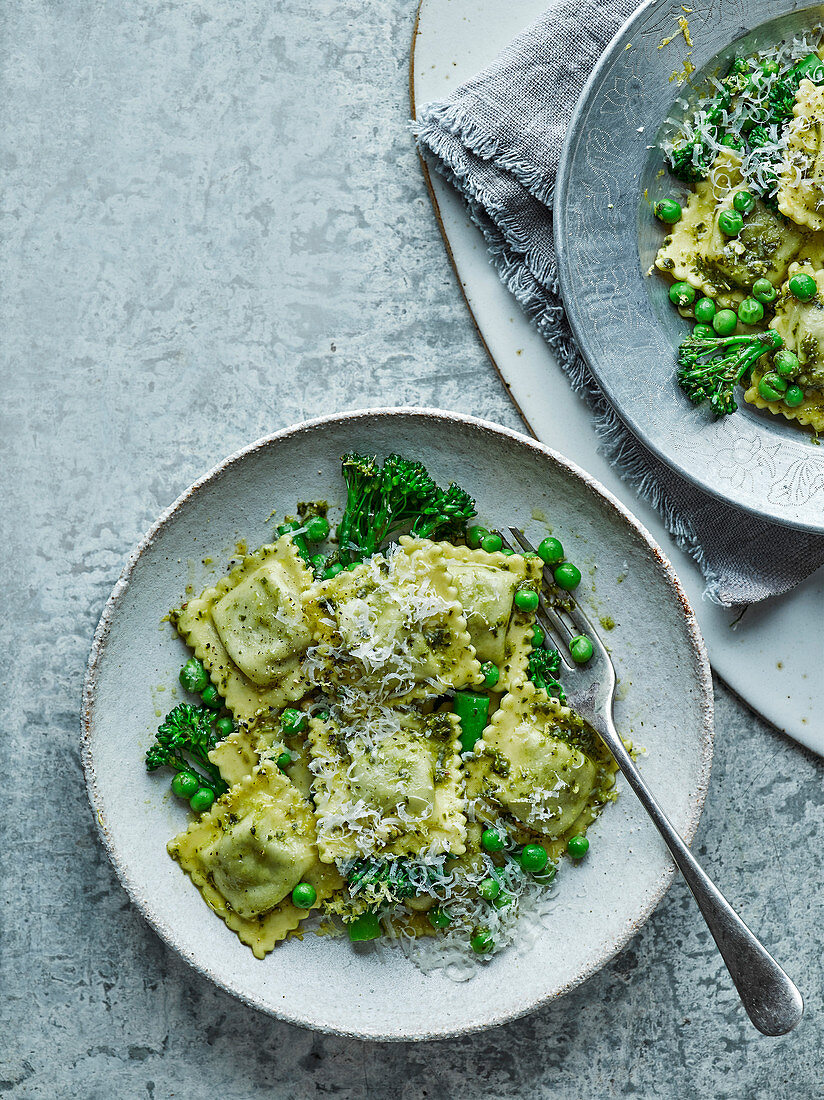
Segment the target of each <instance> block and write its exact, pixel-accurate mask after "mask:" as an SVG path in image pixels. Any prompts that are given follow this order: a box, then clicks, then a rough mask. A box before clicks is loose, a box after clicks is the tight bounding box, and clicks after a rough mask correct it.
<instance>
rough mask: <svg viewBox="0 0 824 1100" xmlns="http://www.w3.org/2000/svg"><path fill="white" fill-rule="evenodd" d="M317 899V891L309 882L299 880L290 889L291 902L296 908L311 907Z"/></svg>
mask: <svg viewBox="0 0 824 1100" xmlns="http://www.w3.org/2000/svg"><path fill="white" fill-rule="evenodd" d="M317 900H318V892H317V890H316V889H315V888H314V886H313V885H312V883H311V882H299V883H298V884H297V886H296V887H295V888H294V890H293V891H292V904H293V905H294V906H295V908H296V909H311V908H312V906H313V905H314V904H315V902H316V901H317Z"/></svg>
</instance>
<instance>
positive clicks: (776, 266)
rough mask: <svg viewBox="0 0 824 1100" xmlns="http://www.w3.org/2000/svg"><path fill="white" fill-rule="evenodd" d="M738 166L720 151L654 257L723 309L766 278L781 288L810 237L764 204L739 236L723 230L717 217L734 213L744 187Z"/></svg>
mask: <svg viewBox="0 0 824 1100" xmlns="http://www.w3.org/2000/svg"><path fill="white" fill-rule="evenodd" d="M740 164H741V161H740V159H739V157H738V156H737V155H736V154H735V153H732V152H729V153H719V155H718V157H717V158H716V161H715V164H714V165H713V168H712V171H711V172H710V174H709V176H708V177H707V179H706V180H703V181H701V182H699V183H696V184H695V190H694V191H693V192H692V193H691V194H690V197H689V200H688V201H687V204H686V206H685V208H684V212H683V216H682V218H681V220H680V221H679V222H677V223H676V225H675V226H673V229H672V232H671V233H670V235H669V236H667V237H665V239H664V243H663V245H662V246H661V248H660V249H659V251H658V255H657V256H656V258H655V266H656V267H657V268H658V270H659V271H662V272H664V273H665V274H667V275H669V276H670V277H671V278H672V279H674V280H676V281H682V282H687V283H689V284H690V285H691V286H694V287H695V288H696V289H697V290H700V291H701V292H702V293H703V294H706V295H707V296H708V297H710V298H715V299H716V300H717V301H718V304H719V305H720V306H724V307H730V306H731V307H733V308H735V307H736V306H737V305H738V304H740V302H741V301H742V300H743V297H744V294H745V292H746V291H748V290H749V288H750V287H751V286H752V284H753V283H754V282H755V280H756V279H762V278H763V279H768V280H769V281H770V282H771V283H772V285H773V286H779V285H780V284H781V283H782V282H783V281H784V279H785V278H786V275H787V269H788V267H789V265H790V263H791V262H792V260H793V259H794V258H795V257H796V256H797V255H798V254H799V251H801V250H802V248H803V247H804V246H805V243H806V241H807V239H808V237H809V234H807V233H806V232H805V231H804V230H802V229H800V228H798V227H797V226H793V225H787V224H786V222H785V221H784V220H783V219H781V218H779V217H777V216H776V215H775V214H774V213H773V212H772V211H771V210H769V209H768V208H767V207H766V206H765V205H764V204H763V203H762V202H761V201H760V200H758V201H757V202H756V204H755V207H754V209H753V210H752V212H751V213H750V214H748V215H747V218H746V220H745V222H744V228H743V230H742V231H741V233H740V234H739V235H738V236H737V237H727V236H725V234H723V233H722V232H721V230H720V229H719V228H718V218H719V216H720V215H721V214H722V213H723V212H724V211H725V210H730V209H732V206H733V201H734V198H735V193H736V191H737V190H739V189H740V185H741V174H740Z"/></svg>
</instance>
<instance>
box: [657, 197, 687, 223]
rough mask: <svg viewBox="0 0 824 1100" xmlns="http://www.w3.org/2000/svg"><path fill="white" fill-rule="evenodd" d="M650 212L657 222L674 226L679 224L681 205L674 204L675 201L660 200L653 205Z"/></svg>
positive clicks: (678, 203)
mask: <svg viewBox="0 0 824 1100" xmlns="http://www.w3.org/2000/svg"><path fill="white" fill-rule="evenodd" d="M652 212H653V214H654V215H655V216H656V218H657V219H658V220H659V222H664V223H665V224H666V225H675V223H676V222H680V221H681V215H682V214H683V210H682V209H681V203H680V202H676V201H675V199H661V200H660V201H659V202H656V203H653V205H652Z"/></svg>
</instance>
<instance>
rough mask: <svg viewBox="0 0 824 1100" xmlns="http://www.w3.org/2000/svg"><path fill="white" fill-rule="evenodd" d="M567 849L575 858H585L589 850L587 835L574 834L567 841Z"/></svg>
mask: <svg viewBox="0 0 824 1100" xmlns="http://www.w3.org/2000/svg"><path fill="white" fill-rule="evenodd" d="M567 851H568V852H569V854H570V855H571V856H572V858H573V859H583V857H584V856H585V855H586V854H587V852H588V851H589V841H588V840H587V838H586V837H585V836H581V835H580V834H579V835H578V836H572V837H570V838H569V841H568V842H567Z"/></svg>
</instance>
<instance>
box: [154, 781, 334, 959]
mask: <svg viewBox="0 0 824 1100" xmlns="http://www.w3.org/2000/svg"><path fill="white" fill-rule="evenodd" d="M167 848H168V852H169V855H170V856H172V858H173V859H176V860H177V861H178V862H179V863H180V865H181V867H182V868H183V870H184V871H186V872H187V874H188V875H189V876H190V877H191V879H192V882H194V884H195V885H196V886H197V887H198V889H199V890H200V892H201V894H202V895H203V899H204V901H205V902H206V903H207V905H209V906H210V908H212V909H213V910H214V911H215V912H216V913H217V915H218V916H219V917H221V919H222V920H223V921H224V922H225V923H226V924H227V926H228V927H229V928H231V929H232V931H233V932H236V933H237V936H238V938H239V939H240V940H241V941H242V942H243V943H245V944H246V945H247V946H249V947H251V949H252V951H253V952H254V954H255V955H256V956H257V958H259V959H262V958H263V957H264V956H265V955H266V954H267V953H268V952H269V951H271V950H272V948H273V947H274V946H275V944H276V943H277V942H278V941H279V940H282V939H284V937H285V936H287V935H288V934H289V932H291V931H293V930H294V929H295V928H297V927H298V925H299V924H300V921H301V920H302V919H303V918H304V917H305V916H306V914H307V910H305V909H298V908H297V907H296V906H295V905H293V904H292V901H291V897H290V895H291V892H292V890H293V889H294V888H295V886H297V884H298V883H299V882H308V883H310V884H311V885H312V886H313V887H314V888H315V891H316V893H317V900H316V902H315V905H314V906H313V908H314V907H316V906H319V905H320V904H321V903H322V902H323V901H324V900H325V899H327V898H329V897H330V896H331V895H332V894H333V893H334V892H335V891H336V890H339V889H341V888H342V887H343V880H342V879H341V877H340V875H339V874H338V873H337V871H336V870H335V869H334V868H332V867H329V866H327V865H325V864H323V863H321V862H320V860H319V859H318V850H317V844H316V837H315V826H314V820H313V817H312V811H311V809H310V807H309V804H308V803H307V802H306V800H305V799H304V798H302V797H301V795H300V794H299V793H298V791H297V790H296V789H295V787H294V786H293V785H292V784H291V783H290V782H289V780H288V779H287V778H286V777H285V776H284V775H283V774H282V773H281V771H280V770H279V768H278V767H277V765H276V764H274V763H273V762H264V763H263V764H261V765H259V766H258V767H256V768H255V769H254V771H253V772H252V774H251V775H249V776H247V777H246V778H245V779H243V780H242V781H241V782H240V783H238V784H236V785H235V786H234V787H232V788H231V789H230V790H229V791H228V792H227V793H226V794H225V795H223V797H222V798H220V799H218V801H217V802H216V803H215V804H214V806H213V807H212V809H211V810H210V811H209V812H208V813H206V814H203V816H202V817H201V818H199V819H198V820H197V821H195V822H194V823H193V824H192V825H190V826H189V828H188V829H187V830H186V831H185V832H184V833H181V834H180V836H177V837H175V838H174V839H173V840H170V841H169V843H168V845H167Z"/></svg>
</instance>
